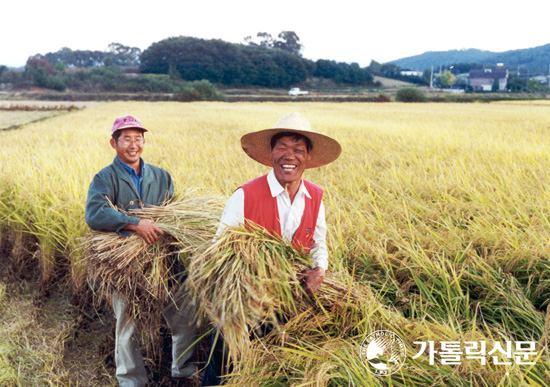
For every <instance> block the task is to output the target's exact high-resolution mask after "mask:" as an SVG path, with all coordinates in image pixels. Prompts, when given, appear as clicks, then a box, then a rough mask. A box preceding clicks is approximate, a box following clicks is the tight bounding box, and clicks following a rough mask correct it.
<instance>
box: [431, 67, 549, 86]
mask: <svg viewBox="0 0 550 387" xmlns="http://www.w3.org/2000/svg"><path fill="white" fill-rule="evenodd" d="M549 74H550V73H549ZM549 79H550V77H549ZM549 82H550V81H549ZM433 88H434V67H433V66H432V71H431V73H430V89H433Z"/></svg>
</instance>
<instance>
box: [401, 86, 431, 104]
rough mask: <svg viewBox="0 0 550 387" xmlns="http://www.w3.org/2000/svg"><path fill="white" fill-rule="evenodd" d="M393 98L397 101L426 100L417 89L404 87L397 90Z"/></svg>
mask: <svg viewBox="0 0 550 387" xmlns="http://www.w3.org/2000/svg"><path fill="white" fill-rule="evenodd" d="M395 100H396V101H397V102H426V96H425V95H424V93H423V92H422V91H420V90H418V89H414V88H404V89H399V90H398V91H397V94H396V95H395Z"/></svg>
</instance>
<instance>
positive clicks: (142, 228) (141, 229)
mask: <svg viewBox="0 0 550 387" xmlns="http://www.w3.org/2000/svg"><path fill="white" fill-rule="evenodd" d="M124 229H125V230H130V231H135V232H136V234H138V235H139V236H140V237H142V238H143V239H144V240H145V242H147V243H149V244H151V243H154V242H156V241H158V239H159V238H160V236H161V235H164V231H162V230H161V229H160V228H158V227H157V226H156V225H155V222H153V221H152V220H151V219H141V220H140V221H139V223H138V225H137V226H134V225H133V224H129V225H127V226H126V227H124Z"/></svg>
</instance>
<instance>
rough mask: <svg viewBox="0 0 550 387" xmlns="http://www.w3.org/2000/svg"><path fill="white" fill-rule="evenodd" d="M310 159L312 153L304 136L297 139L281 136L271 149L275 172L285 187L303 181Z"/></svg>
mask: <svg viewBox="0 0 550 387" xmlns="http://www.w3.org/2000/svg"><path fill="white" fill-rule="evenodd" d="M309 159H310V155H309V152H308V151H307V146H306V142H305V140H304V139H303V138H300V139H299V140H298V141H296V140H294V139H293V138H292V137H281V138H280V139H278V140H277V142H276V143H275V145H274V146H273V149H272V150H271V163H272V165H273V172H274V173H275V177H276V178H277V180H278V181H279V183H280V184H281V185H282V186H283V187H284V186H285V185H287V184H291V183H294V182H299V181H301V179H302V173H303V172H304V170H305V169H306V162H307V160H309Z"/></svg>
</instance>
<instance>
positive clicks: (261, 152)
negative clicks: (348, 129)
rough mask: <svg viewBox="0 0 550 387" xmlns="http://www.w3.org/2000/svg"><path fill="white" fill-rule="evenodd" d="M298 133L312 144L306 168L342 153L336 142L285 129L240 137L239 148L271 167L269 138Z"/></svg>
mask: <svg viewBox="0 0 550 387" xmlns="http://www.w3.org/2000/svg"><path fill="white" fill-rule="evenodd" d="M282 132H292V133H299V134H301V135H304V136H306V137H307V138H309V140H310V141H311V144H312V149H311V150H310V152H309V154H310V159H309V160H308V161H307V162H306V168H317V167H321V166H323V165H326V164H329V163H331V162H333V161H334V160H336V159H337V158H338V156H340V153H341V152H342V147H341V146H340V144H339V143H338V141H336V140H334V139H333V138H330V137H328V136H325V135H324V134H320V133H317V132H313V131H310V130H298V129H287V128H272V129H263V130H259V131H257V132H252V133H247V134H245V135H244V136H242V137H241V146H242V148H243V150H244V151H245V153H246V154H247V155H248V156H250V157H251V158H252V159H254V160H256V161H257V162H259V163H261V164H263V165H267V166H268V167H272V166H273V165H272V163H271V157H270V155H271V138H273V136H275V135H276V134H278V133H282Z"/></svg>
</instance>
